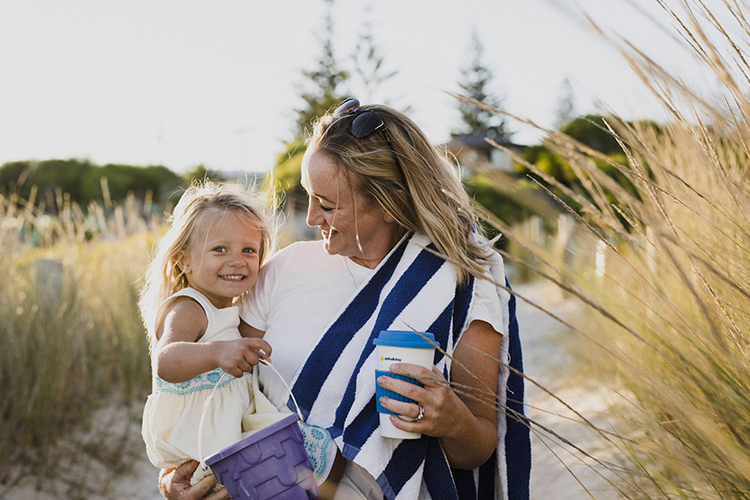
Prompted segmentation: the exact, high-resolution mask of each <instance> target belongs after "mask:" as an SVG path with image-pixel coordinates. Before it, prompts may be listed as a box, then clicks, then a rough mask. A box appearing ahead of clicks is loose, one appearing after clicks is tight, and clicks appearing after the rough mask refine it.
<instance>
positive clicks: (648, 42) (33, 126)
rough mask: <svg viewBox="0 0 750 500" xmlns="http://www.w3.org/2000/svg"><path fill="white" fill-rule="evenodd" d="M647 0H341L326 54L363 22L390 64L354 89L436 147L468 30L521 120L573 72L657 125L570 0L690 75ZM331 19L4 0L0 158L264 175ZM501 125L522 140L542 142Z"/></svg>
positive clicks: (621, 108) (282, 9)
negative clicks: (401, 115)
mask: <svg viewBox="0 0 750 500" xmlns="http://www.w3.org/2000/svg"><path fill="white" fill-rule="evenodd" d="M717 2H720V0H708V1H707V4H709V5H710V4H712V3H717ZM656 4H657V2H656V0H579V1H578V2H576V3H573V0H461V1H458V0H378V1H377V2H374V1H366V0H362V1H355V0H337V1H336V3H335V4H334V6H333V10H332V18H333V23H334V24H333V34H334V53H335V57H336V59H337V60H338V61H339V63H340V65H341V66H342V67H343V68H345V69H351V67H352V64H351V55H352V53H353V51H354V47H355V46H356V43H357V39H358V38H357V37H358V35H359V34H360V33H362V32H364V31H365V22H369V23H370V25H371V27H372V33H373V36H374V39H375V43H376V45H377V48H378V50H379V51H380V55H381V56H382V57H383V60H384V69H386V70H389V71H397V72H398V73H397V74H396V76H394V77H393V78H391V79H389V80H388V81H387V82H386V83H385V84H384V85H382V86H381V87H379V88H378V89H376V91H375V92H374V93H373V94H372V95H368V94H367V92H366V91H365V90H364V89H362V88H361V86H360V87H357V84H356V82H352V89H351V93H356V94H357V95H358V96H360V100H362V101H363V102H366V101H367V99H365V97H367V98H369V99H370V100H371V101H372V102H382V101H386V100H387V101H389V102H390V103H391V104H392V105H393V106H394V107H397V108H401V109H403V108H407V107H408V109H409V114H410V116H411V117H412V118H413V119H414V120H415V121H416V123H417V124H418V125H420V126H421V127H422V128H423V130H424V131H425V132H426V133H427V135H428V136H429V137H430V139H431V140H432V141H433V142H435V143H441V142H444V141H446V140H447V139H448V138H449V136H450V133H451V131H452V130H454V129H455V127H457V126H458V125H460V117H459V114H458V111H457V103H456V101H455V99H453V98H452V97H450V96H449V95H448V93H447V92H456V91H459V87H458V82H459V81H460V79H461V69H462V68H463V67H465V66H466V65H467V63H468V62H469V57H470V50H469V47H470V41H471V37H472V32H476V34H477V35H478V37H479V39H480V41H481V42H482V45H483V47H484V58H483V60H484V63H485V65H486V66H487V67H489V68H491V70H492V71H493V74H494V79H493V82H492V88H491V90H493V91H494V92H495V93H496V95H497V96H498V97H500V98H501V99H502V104H503V107H504V108H505V109H506V110H508V111H509V112H511V113H513V114H515V115H518V116H521V117H524V118H526V119H530V120H532V121H534V122H536V123H538V124H539V125H541V126H543V127H551V126H552V125H553V124H554V121H555V116H556V110H557V109H558V106H559V100H560V98H561V95H562V88H563V81H564V80H565V79H568V80H569V82H570V84H571V87H572V89H573V95H574V102H575V111H576V112H577V113H579V114H586V113H592V112H597V111H598V110H601V109H602V106H604V107H605V109H611V110H614V111H615V112H617V113H618V114H620V115H622V116H624V117H626V118H655V119H658V118H659V117H660V116H662V114H660V113H661V111H660V109H659V106H658V105H657V104H656V103H655V101H654V100H653V99H652V98H650V97H649V95H648V93H647V92H646V90H645V89H644V87H643V85H642V84H641V83H640V82H639V81H638V79H637V78H636V76H635V75H634V73H633V72H632V70H631V69H630V68H629V67H628V65H627V63H626V62H625V60H624V59H623V58H622V57H621V56H620V55H618V54H617V53H616V51H615V50H614V49H613V48H612V47H611V46H609V45H608V44H607V43H605V42H604V41H603V40H602V39H601V38H600V37H598V36H597V35H596V34H595V33H594V32H593V30H591V29H590V28H588V27H587V26H586V25H585V23H583V22H582V21H581V15H580V11H579V9H582V10H583V11H585V12H586V13H587V14H588V15H589V16H590V17H591V18H593V19H594V20H595V21H597V22H598V23H600V24H601V26H603V27H604V28H605V29H606V30H608V31H610V32H612V33H615V34H619V35H622V36H624V37H625V38H627V39H628V40H630V41H632V42H633V43H634V44H635V45H637V46H638V47H640V48H642V49H643V50H644V51H646V52H647V53H648V54H649V55H652V56H653V57H654V58H655V59H657V60H660V61H662V62H663V63H664V64H666V65H667V66H668V67H670V66H673V67H674V68H675V71H677V72H679V73H680V74H684V75H686V77H687V78H701V76H700V73H699V72H697V70H696V65H695V64H694V62H693V60H692V58H691V57H689V56H688V54H687V53H686V52H685V51H684V49H682V48H680V47H679V46H678V44H677V43H676V42H675V41H674V36H670V35H666V34H665V32H664V31H663V30H661V29H660V28H659V27H658V26H657V24H656V23H654V22H653V21H652V19H660V20H661V21H660V22H661V23H663V24H664V25H666V26H669V20H665V16H664V15H663V12H662V11H660V9H659V8H658V7H657V5H656ZM644 12H645V13H648V14H649V16H650V17H647V16H645V15H644ZM325 14H326V4H325V2H324V1H323V0H215V1H210V2H209V1H197V0H179V1H178V0H128V1H126V2H114V1H102V0H24V1H15V0H0V164H3V163H6V162H9V161H19V160H46V159H52V158H61V159H68V158H79V159H88V160H90V161H91V162H93V163H95V164H98V165H104V164H107V163H123V164H131V165H143V166H145V165H155V164H161V165H165V166H167V167H168V168H170V169H172V170H173V171H175V172H185V171H188V170H191V169H192V168H194V167H195V166H197V165H200V164H203V165H205V167H206V168H208V169H214V170H224V171H246V172H267V171H268V170H269V169H270V168H271V167H272V165H273V163H274V161H275V159H276V156H277V155H278V153H280V152H281V151H282V150H283V143H284V141H286V140H289V139H290V138H291V137H292V129H293V125H294V121H295V113H294V109H295V108H299V107H301V106H302V104H303V103H302V101H301V99H300V98H299V92H300V89H301V88H302V86H303V85H304V83H305V78H304V77H303V71H305V70H314V69H315V68H316V67H317V64H318V61H319V59H320V55H321V53H322V48H321V46H322V44H321V39H322V37H323V34H324V33H323V32H324V16H325ZM670 33H672V32H670ZM709 85H710V82H709ZM510 128H511V130H513V131H514V132H515V134H514V135H513V140H514V142H517V143H520V144H533V143H538V142H539V140H540V138H541V137H542V134H541V133H540V132H538V131H535V130H529V129H528V128H524V127H520V126H518V125H516V124H513V123H511V124H510Z"/></svg>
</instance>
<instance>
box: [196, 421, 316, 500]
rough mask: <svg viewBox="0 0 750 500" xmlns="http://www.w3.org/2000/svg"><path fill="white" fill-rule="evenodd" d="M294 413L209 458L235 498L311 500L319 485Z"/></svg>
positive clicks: (314, 496)
mask: <svg viewBox="0 0 750 500" xmlns="http://www.w3.org/2000/svg"><path fill="white" fill-rule="evenodd" d="M298 420H299V417H298V416H297V415H296V414H294V413H293V414H291V415H289V416H288V417H284V418H283V419H281V420H279V421H278V422H276V423H274V424H271V425H269V426H268V427H265V428H263V429H261V430H259V431H258V432H255V433H253V434H251V435H250V436H248V437H246V438H244V439H241V440H239V441H237V442H236V443H234V444H233V445H231V446H228V447H226V448H224V449H223V450H221V451H219V452H217V453H214V454H213V455H211V456H210V457H208V458H206V464H207V465H209V466H210V467H211V470H212V471H213V473H214V475H216V477H217V478H218V479H219V482H220V483H221V484H223V485H224V487H225V488H226V489H227V493H229V496H231V497H232V498H233V499H237V498H240V499H242V500H267V499H276V500H282V499H283V500H309V499H312V498H317V497H318V495H319V493H318V485H317V484H316V483H315V478H314V477H313V467H312V465H311V464H310V459H309V458H308V457H307V453H306V452H305V446H304V443H303V441H302V431H300V429H299V426H298V425H297V421H298Z"/></svg>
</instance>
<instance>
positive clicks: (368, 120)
mask: <svg viewBox="0 0 750 500" xmlns="http://www.w3.org/2000/svg"><path fill="white" fill-rule="evenodd" d="M383 126H385V123H384V122H383V119H382V118H380V116H378V115H377V114H376V113H375V112H374V111H365V112H363V113H360V114H358V115H357V116H356V117H355V118H354V120H352V126H351V128H350V129H349V130H350V132H351V134H352V135H353V136H354V137H356V138H357V139H361V138H362V137H367V136H368V135H370V134H372V133H373V132H375V131H376V130H379V129H381V128H382V127H383Z"/></svg>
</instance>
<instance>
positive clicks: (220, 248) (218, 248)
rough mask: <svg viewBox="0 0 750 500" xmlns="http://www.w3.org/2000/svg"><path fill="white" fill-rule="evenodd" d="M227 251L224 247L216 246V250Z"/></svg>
mask: <svg viewBox="0 0 750 500" xmlns="http://www.w3.org/2000/svg"><path fill="white" fill-rule="evenodd" d="M226 251H227V249H226V248H224V247H216V248H214V252H219V253H222V252H226Z"/></svg>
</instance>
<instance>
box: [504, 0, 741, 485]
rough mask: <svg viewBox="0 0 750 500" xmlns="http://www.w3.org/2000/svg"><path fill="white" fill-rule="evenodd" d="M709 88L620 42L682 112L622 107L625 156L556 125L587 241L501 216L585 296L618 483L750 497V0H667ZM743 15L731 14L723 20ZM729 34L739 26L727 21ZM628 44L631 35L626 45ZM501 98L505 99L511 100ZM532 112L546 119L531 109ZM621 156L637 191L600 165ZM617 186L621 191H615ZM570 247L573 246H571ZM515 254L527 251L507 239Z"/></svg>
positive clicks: (657, 91)
mask: <svg viewBox="0 0 750 500" xmlns="http://www.w3.org/2000/svg"><path fill="white" fill-rule="evenodd" d="M659 4H660V5H662V6H663V8H664V9H665V12H666V13H667V14H668V15H670V16H672V24H673V26H674V29H675V30H676V31H677V33H678V34H679V35H680V36H681V37H682V38H683V39H684V40H685V41H686V42H685V43H686V44H687V45H688V46H689V48H690V50H692V51H693V52H694V53H695V55H696V65H697V66H698V67H699V69H700V70H702V71H704V72H711V74H713V75H715V76H716V80H717V81H718V82H719V83H720V86H721V88H720V89H718V90H714V91H713V92H712V93H710V94H709V95H702V94H701V93H700V92H698V91H696V90H695V89H692V88H689V87H688V86H686V85H685V84H683V83H681V81H680V79H679V78H678V75H671V74H669V73H668V72H667V71H665V70H664V69H663V68H662V67H660V66H659V65H658V64H656V63H655V62H654V61H653V60H651V59H649V58H648V57H647V55H646V54H643V53H640V52H638V51H637V50H636V49H635V48H634V47H633V46H630V45H628V44H627V43H620V42H618V41H613V44H614V45H615V46H618V47H620V50H621V53H622V54H623V56H624V57H626V58H627V59H628V60H629V62H630V63H631V66H632V67H633V68H634V70H635V71H636V72H637V74H638V75H639V76H640V77H641V78H642V80H643V82H644V83H645V84H646V85H647V86H648V88H650V89H651V90H652V91H653V92H654V95H656V96H657V97H658V98H659V99H660V101H661V102H662V104H663V105H664V106H665V109H666V110H667V111H668V112H669V116H670V119H669V120H668V122H667V123H665V124H662V125H661V126H654V125H652V124H644V123H636V124H631V125H629V124H627V123H626V122H625V121H624V120H621V119H619V118H618V117H617V116H610V118H609V123H610V124H611V133H612V134H614V135H616V136H617V137H618V138H619V139H620V140H621V143H622V148H623V150H624V151H625V152H626V153H627V157H628V162H627V163H625V164H618V163H616V162H614V161H612V160H610V159H608V158H606V157H605V156H603V155H601V154H599V153H598V152H596V151H592V150H590V149H588V148H587V147H586V146H584V145H582V144H579V143H576V142H575V141H573V140H571V139H570V138H568V137H566V136H564V135H561V134H558V133H556V132H554V131H548V134H549V135H548V137H549V138H548V145H549V146H550V147H551V148H553V149H555V150H556V151H557V152H558V153H559V154H560V155H561V156H563V157H565V158H566V159H567V160H568V161H569V162H570V165H571V166H572V167H573V168H574V170H575V171H576V173H577V174H578V177H579V179H581V180H582V185H583V190H582V191H580V192H573V191H571V190H568V189H566V188H565V186H562V185H559V184H557V183H556V182H555V180H554V179H551V178H549V177H546V176H545V175H544V174H543V172H541V171H539V170H538V169H536V168H535V167H534V166H533V165H529V168H530V169H531V170H532V171H533V172H534V173H535V174H536V175H537V176H539V177H540V178H542V179H543V183H547V185H548V186H551V191H550V194H551V193H552V191H555V192H557V193H558V194H560V193H562V194H564V195H566V196H567V197H569V199H572V200H574V202H575V203H574V205H575V206H576V209H575V210H573V209H572V208H570V207H568V208H569V209H570V212H571V214H572V215H573V216H574V217H575V218H576V220H577V221H578V223H579V224H578V227H577V229H576V231H575V233H576V236H575V238H574V240H575V242H576V244H575V246H570V247H569V248H568V249H567V250H566V252H565V253H564V254H558V255H556V254H555V253H554V252H551V251H548V250H546V249H544V248H539V247H536V246H534V245H533V243H532V242H529V241H526V240H524V239H523V238H522V237H520V236H519V235H518V234H516V233H515V232H514V231H513V230H512V229H511V228H507V227H503V226H502V224H500V223H499V222H498V221H495V224H496V225H497V226H498V228H499V229H500V230H501V231H503V232H504V233H505V235H506V237H508V238H509V239H511V240H513V241H514V242H515V244H516V245H517V248H523V249H524V254H525V255H526V256H527V257H526V259H525V260H524V261H523V262H524V264H525V265H526V266H527V267H528V268H530V269H533V270H534V272H536V273H538V274H540V275H542V276H544V277H545V278H546V279H549V280H552V281H554V282H556V283H557V284H558V285H559V286H560V288H561V289H563V290H565V292H566V293H567V294H569V295H570V296H572V297H576V298H577V299H578V300H580V301H582V302H583V303H584V304H585V308H584V311H585V312H584V314H583V315H582V317H581V318H579V321H578V322H577V323H576V327H577V329H578V332H579V333H580V334H581V336H582V338H584V339H586V342H585V345H586V349H585V355H586V360H585V363H587V366H588V367H589V368H590V367H593V368H594V373H596V376H597V377H598V378H599V379H600V380H601V381H602V382H603V383H604V384H606V385H607V386H608V387H609V388H610V389H611V390H612V391H613V392H617V393H619V394H620V396H621V397H620V399H619V400H618V401H619V403H618V404H617V406H616V407H615V408H613V409H612V410H613V411H612V412H611V413H612V414H613V415H617V416H618V418H617V419H616V420H615V421H614V424H615V426H616V428H617V430H618V432H619V436H618V437H613V438H611V441H610V446H611V448H613V449H616V452H617V457H618V460H617V461H616V462H618V463H617V465H613V464H612V463H610V465H609V468H610V471H611V472H612V473H613V474H612V475H611V476H609V477H613V478H614V479H613V480H612V481H613V485H614V486H615V487H616V488H617V489H619V490H620V492H621V495H622V496H623V497H625V498H691V499H745V498H749V497H750V360H749V359H748V353H750V345H749V344H748V341H749V340H750V334H749V333H748V332H749V331H750V100H749V99H748V97H747V96H748V95H750V92H749V91H750V64H749V61H750V57H748V54H747V52H746V50H747V48H748V45H749V44H750V24H749V23H748V19H750V16H748V14H750V6H749V5H748V2H745V1H738V2H735V1H731V2H730V1H725V2H713V3H711V4H704V3H702V2H699V1H685V2H678V1H675V2H667V1H660V2H659ZM718 19H722V20H723V21H722V22H723V23H730V24H731V26H727V25H726V24H722V22H720V21H719V20H718ZM730 33H731V34H730ZM618 44H619V45H618ZM498 111H499V110H498ZM532 125H533V124H532ZM594 158H597V159H599V160H604V161H609V162H610V163H611V164H612V165H613V166H614V167H616V168H617V169H618V170H619V171H620V172H622V173H623V174H624V175H625V176H626V177H627V178H628V179H629V180H630V181H631V182H632V184H633V185H634V186H635V187H636V191H637V192H636V193H635V194H632V193H630V192H628V191H627V190H625V189H622V188H621V187H620V186H619V185H618V184H616V183H615V182H613V181H612V180H611V179H610V178H609V177H607V176H606V175H604V174H603V173H602V171H601V170H600V169H598V168H597V167H596V166H595V165H594V163H593V161H592V159H594ZM612 200H614V201H612ZM561 257H564V258H561ZM506 258H507V259H509V260H516V259H517V256H514V255H510V254H507V255H506Z"/></svg>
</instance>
